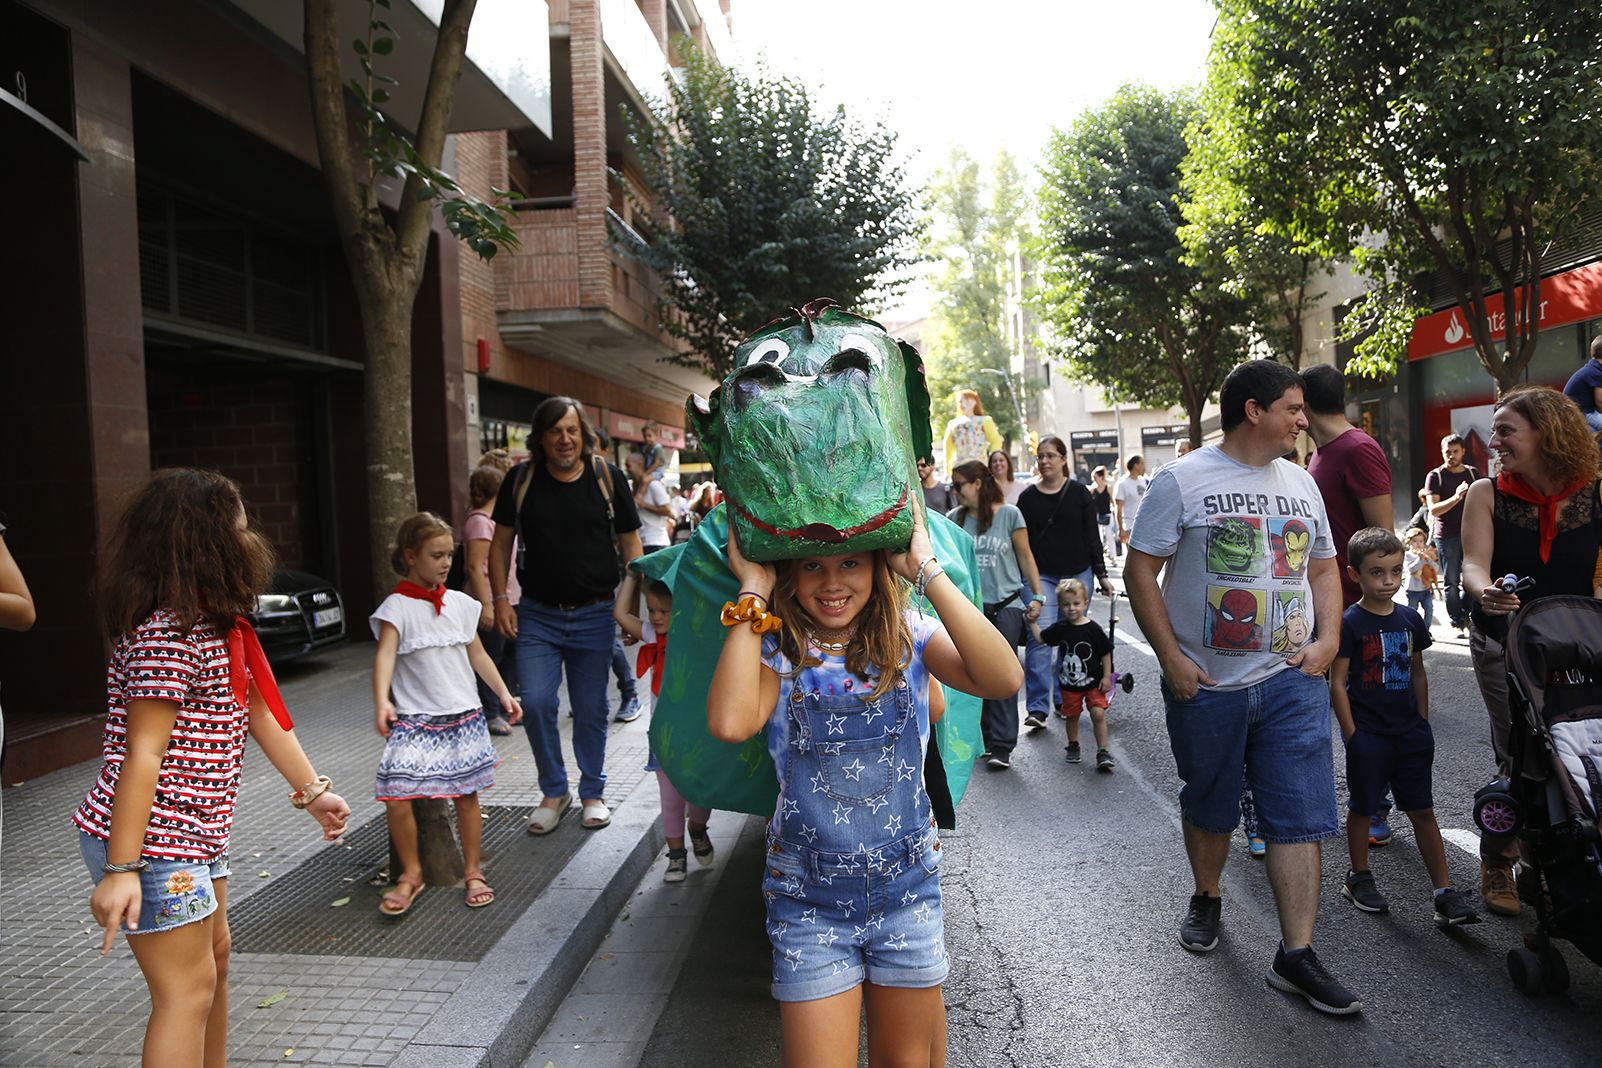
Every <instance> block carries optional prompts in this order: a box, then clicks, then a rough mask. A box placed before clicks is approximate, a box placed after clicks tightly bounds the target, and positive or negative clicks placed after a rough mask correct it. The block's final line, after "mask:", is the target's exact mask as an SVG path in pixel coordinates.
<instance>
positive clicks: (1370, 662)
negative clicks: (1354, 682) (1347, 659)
mask: <svg viewBox="0 0 1602 1068" xmlns="http://www.w3.org/2000/svg"><path fill="white" fill-rule="evenodd" d="M1362 642H1363V646H1362V648H1363V662H1362V664H1361V666H1360V667H1359V668H1358V672H1359V674H1358V682H1359V685H1361V687H1362V688H1363V689H1365V690H1405V689H1407V688H1408V687H1409V686H1411V685H1412V684H1413V633H1412V631H1406V630H1382V631H1378V632H1377V633H1374V634H1364V635H1363V636H1362Z"/></svg>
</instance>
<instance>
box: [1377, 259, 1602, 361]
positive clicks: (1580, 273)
mask: <svg viewBox="0 0 1602 1068" xmlns="http://www.w3.org/2000/svg"><path fill="white" fill-rule="evenodd" d="M1522 297H1523V291H1522V290H1517V291H1515V297H1514V299H1515V300H1520V299H1522ZM1537 307H1538V317H1537V318H1538V322H1539V324H1540V327H1539V328H1540V329H1542V330H1547V329H1551V328H1552V327H1557V326H1566V325H1568V324H1569V323H1577V322H1580V321H1581V320H1584V319H1592V318H1596V317H1598V316H1602V262H1599V263H1589V264H1586V265H1585V266H1584V267H1576V268H1575V269H1574V270H1572V271H1564V272H1563V273H1562V274H1555V275H1552V276H1551V277H1550V278H1543V279H1542V280H1541V295H1540V300H1539V302H1538V305H1537ZM1485 309H1486V313H1487V314H1488V316H1489V318H1490V325H1491V340H1493V341H1500V340H1502V339H1503V338H1505V337H1506V336H1507V312H1506V311H1505V310H1504V309H1503V307H1502V297H1501V294H1496V295H1494V296H1488V297H1486V298H1485ZM1514 321H1515V323H1516V322H1517V318H1515V320H1514ZM1472 344H1474V339H1473V338H1472V337H1471V336H1470V335H1469V330H1468V325H1467V324H1466V323H1465V322H1464V319H1463V312H1462V311H1461V310H1460V309H1458V308H1456V307H1452V308H1448V309H1447V310H1446V311H1441V312H1436V313H1435V314H1434V315H1429V316H1425V317H1424V318H1422V319H1420V320H1418V322H1416V323H1414V324H1413V336H1412V338H1411V339H1410V340H1409V341H1408V343H1407V358H1408V359H1409V360H1427V359H1429V358H1430V357H1431V356H1439V355H1440V354H1441V353H1443V352H1451V351H1452V350H1454V349H1461V348H1465V347H1467V346H1470V345H1472Z"/></svg>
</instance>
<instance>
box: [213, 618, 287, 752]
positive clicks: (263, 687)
mask: <svg viewBox="0 0 1602 1068" xmlns="http://www.w3.org/2000/svg"><path fill="white" fill-rule="evenodd" d="M228 681H229V682H230V684H232V686H233V689H234V699H235V700H236V701H238V702H239V703H240V704H241V705H243V706H244V707H246V708H248V707H250V706H249V704H248V703H247V702H248V701H249V699H250V684H251V683H252V682H254V683H255V684H256V692H257V693H259V694H261V699H262V700H263V701H265V702H267V710H268V711H269V712H271V713H272V714H273V719H276V720H277V721H278V725H279V726H280V727H282V728H284V730H286V731H292V730H294V729H295V723H294V721H293V720H291V719H290V718H289V709H287V708H285V707H284V698H283V695H282V694H280V693H279V692H278V681H277V680H276V679H274V678H273V669H272V666H271V665H270V664H268V663H267V654H266V653H264V652H262V648H261V641H260V639H258V638H257V637H256V632H255V631H254V630H252V629H251V627H250V624H249V623H247V622H245V618H244V617H243V616H238V617H236V618H235V619H234V629H233V630H230V631H229V632H228Z"/></svg>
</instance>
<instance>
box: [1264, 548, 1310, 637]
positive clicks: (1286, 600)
mask: <svg viewBox="0 0 1602 1068" xmlns="http://www.w3.org/2000/svg"><path fill="white" fill-rule="evenodd" d="M1293 522H1294V520H1293ZM1305 564H1306V558H1305V554H1304V557H1303V565H1304V566H1305ZM1276 566H1277V565H1276ZM1273 605H1274V620H1273V622H1274V626H1273V631H1272V633H1271V634H1270V636H1269V649H1270V650H1271V651H1272V652H1276V653H1294V652H1296V651H1297V650H1298V649H1300V648H1301V647H1302V646H1304V645H1306V644H1307V640H1308V639H1309V638H1311V637H1312V636H1313V627H1312V624H1311V623H1310V622H1309V621H1308V619H1307V601H1306V598H1305V597H1304V595H1303V594H1302V592H1301V591H1300V590H1296V591H1283V590H1282V591H1280V592H1278V593H1276V594H1274V601H1273Z"/></svg>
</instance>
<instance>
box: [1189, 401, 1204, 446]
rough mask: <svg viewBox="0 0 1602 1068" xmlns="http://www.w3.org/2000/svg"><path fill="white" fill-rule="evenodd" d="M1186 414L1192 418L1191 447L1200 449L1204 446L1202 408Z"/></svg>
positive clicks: (1191, 409)
mask: <svg viewBox="0 0 1602 1068" xmlns="http://www.w3.org/2000/svg"><path fill="white" fill-rule="evenodd" d="M1185 414H1186V415H1187V416H1188V417H1189V418H1190V447H1191V448H1193V449H1199V448H1201V446H1202V425H1201V424H1202V413H1201V409H1200V408H1190V409H1187V410H1186V412H1185Z"/></svg>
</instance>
